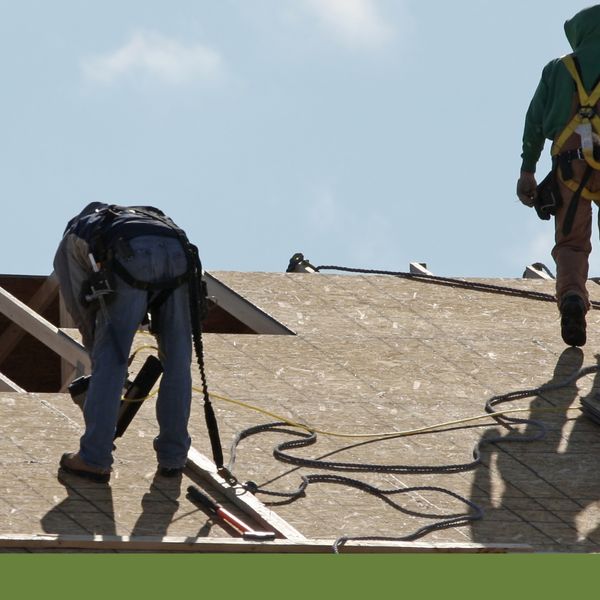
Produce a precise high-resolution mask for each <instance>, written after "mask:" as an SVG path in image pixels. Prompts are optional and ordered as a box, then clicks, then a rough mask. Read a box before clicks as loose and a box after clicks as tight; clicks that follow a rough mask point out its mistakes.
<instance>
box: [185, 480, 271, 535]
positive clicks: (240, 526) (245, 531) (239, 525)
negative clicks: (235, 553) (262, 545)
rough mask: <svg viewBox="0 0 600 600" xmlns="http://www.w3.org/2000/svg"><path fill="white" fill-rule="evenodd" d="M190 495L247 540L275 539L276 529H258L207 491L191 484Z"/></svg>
mask: <svg viewBox="0 0 600 600" xmlns="http://www.w3.org/2000/svg"><path fill="white" fill-rule="evenodd" d="M187 491H188V497H189V498H190V499H192V500H195V501H196V502H198V504H201V505H202V506H203V507H204V508H206V509H207V510H208V511H209V512H210V513H211V514H213V515H215V516H217V517H219V518H221V519H223V521H225V522H226V523H227V524H229V525H231V526H232V527H233V528H234V529H236V530H237V531H239V532H240V533H241V534H242V536H243V538H244V539H245V540H257V541H262V542H264V541H268V540H274V539H275V532H274V531H256V530H255V529H252V527H250V525H248V524H246V523H244V521H242V520H241V519H238V518H237V517H236V516H235V515H234V514H232V513H230V512H229V511H228V510H227V509H226V508H223V506H221V505H220V504H219V503H218V502H215V501H214V500H213V499H212V498H209V497H208V496H207V495H206V494H205V493H203V492H201V491H200V490H199V489H198V488H197V487H196V486H193V485H190V486H189V487H188V489H187Z"/></svg>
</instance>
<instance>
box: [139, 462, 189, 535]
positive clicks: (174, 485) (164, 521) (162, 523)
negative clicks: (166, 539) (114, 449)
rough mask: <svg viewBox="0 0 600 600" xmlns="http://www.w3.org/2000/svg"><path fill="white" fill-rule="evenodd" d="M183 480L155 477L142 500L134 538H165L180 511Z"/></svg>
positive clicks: (179, 477) (180, 477) (179, 476)
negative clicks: (150, 536)
mask: <svg viewBox="0 0 600 600" xmlns="http://www.w3.org/2000/svg"><path fill="white" fill-rule="evenodd" d="M181 479H182V476H181V475H178V476H177V477H161V476H160V475H159V474H158V473H157V474H156V475H155V476H154V479H153V480H152V483H151V484H150V488H149V489H148V491H147V492H146V493H145V494H144V496H143V498H142V512H141V514H140V516H139V517H138V519H137V521H136V523H135V525H134V526H133V529H132V531H131V535H132V536H149V535H152V536H156V535H158V536H165V535H166V534H167V531H168V529H169V525H170V524H171V523H172V522H173V517H174V516H175V513H176V512H177V510H178V509H179V496H180V495H181Z"/></svg>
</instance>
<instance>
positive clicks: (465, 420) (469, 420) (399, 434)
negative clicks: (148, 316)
mask: <svg viewBox="0 0 600 600" xmlns="http://www.w3.org/2000/svg"><path fill="white" fill-rule="evenodd" d="M147 348H151V349H154V350H156V348H155V347H154V346H142V347H140V348H138V349H137V350H136V351H135V352H134V356H135V354H137V353H138V352H139V351H140V350H143V349H147ZM192 390H193V391H195V392H198V393H200V394H201V393H203V392H202V390H201V389H200V388H197V387H192ZM157 393H158V390H157V389H154V390H153V391H152V392H150V393H149V394H148V395H147V396H146V397H145V398H140V399H137V400H133V402H143V401H144V400H146V399H147V398H151V397H152V396H155V395H156V394H157ZM209 396H210V397H211V398H214V399H216V400H221V401H222V402H228V403H229V404H236V405H237V406H241V407H242V408H247V409H248V410H252V411H255V412H258V413H261V414H263V415H265V416H267V417H270V418H272V419H275V420H277V421H281V422H283V423H286V424H287V425H289V426H290V427H296V428H298V429H304V430H305V431H308V432H310V433H318V434H320V435H326V436H329V437H339V438H354V439H375V438H396V437H408V436H411V435H418V434H421V433H431V432H434V431H438V430H443V429H448V428H449V427H453V426H455V425H464V424H465V423H472V422H473V421H481V420H483V419H493V418H494V417H500V416H503V415H509V414H513V413H522V412H535V413H544V412H547V413H558V412H569V411H573V410H581V409H580V408H579V407H577V406H574V407H568V408H538V409H535V408H533V409H532V408H510V409H507V410H503V411H500V412H494V413H484V414H481V415H476V416H474V417H466V418H463V419H456V420H454V421H446V422H445V423H437V424H435V425H428V426H426V427H419V428H417V429H408V430H406V431H388V432H380V433H341V432H337V431H326V430H323V429H317V428H315V427H310V426H308V425H304V424H302V423H298V422H297V421H292V420H290V419H287V418H286V417H282V416H281V415H278V414H276V413H273V412H270V411H268V410H265V409H264V408H259V407H258V406H255V405H253V404H249V403H247V402H243V401H242V400H233V399H232V398H227V396H220V395H219V394H213V393H210V394H209ZM124 400H126V401H128V402H131V400H128V399H126V398H125V399H124Z"/></svg>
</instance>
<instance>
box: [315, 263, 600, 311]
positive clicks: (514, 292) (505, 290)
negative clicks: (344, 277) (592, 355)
mask: <svg viewBox="0 0 600 600" xmlns="http://www.w3.org/2000/svg"><path fill="white" fill-rule="evenodd" d="M315 270H316V271H319V272H320V271H342V272H346V273H360V274H364V275H391V276H393V277H400V278H402V279H413V280H415V281H423V282H426V283H435V284H438V285H446V286H449V287H455V288H462V289H466V290H475V291H480V292H490V293H493V294H503V295H506V296H518V297H520V298H528V299H530V300H541V301H543V302H553V303H556V297H555V296H554V295H553V294H545V293H543V292H535V291H532V290H521V289H518V288H513V287H507V286H502V285H495V284H492V283H482V282H477V281H465V280H463V279H457V278H456V277H440V276H438V275H427V274H425V273H407V272H404V271H384V270H380V269H358V268H353V267H340V266H336V265H322V266H319V267H315ZM590 306H591V307H592V308H594V309H600V302H598V301H595V300H591V301H590Z"/></svg>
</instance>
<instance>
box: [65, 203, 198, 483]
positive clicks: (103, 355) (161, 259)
mask: <svg viewBox="0 0 600 600" xmlns="http://www.w3.org/2000/svg"><path fill="white" fill-rule="evenodd" d="M182 240H185V241H187V238H185V234H183V232H182V231H181V230H180V229H179V228H177V226H176V225H175V224H174V223H173V222H172V221H171V220H170V219H168V218H167V217H165V215H164V214H163V213H162V212H161V211H159V210H158V209H155V208H152V207H141V206H140V207H138V206H133V207H121V206H114V205H111V206H109V205H106V204H102V203H99V202H94V203H92V204H89V205H88V206H86V208H84V209H83V211H82V212H81V213H80V214H79V215H77V216H76V217H74V218H73V219H71V220H70V221H69V223H68V225H67V228H66V230H65V232H64V236H63V239H62V241H61V243H60V245H59V247H58V250H57V252H56V256H55V258H54V269H55V272H56V274H57V276H58V280H59V283H60V290H61V293H62V296H63V298H64V301H65V305H66V307H67V310H68V311H69V313H70V314H71V316H72V317H73V319H74V321H75V324H76V325H77V327H78V329H79V330H80V332H81V334H82V337H83V344H84V346H85V347H86V349H87V350H88V351H89V353H90V356H91V361H92V376H91V379H90V383H89V388H88V390H87V395H86V399H85V403H84V406H83V416H84V421H85V432H84V434H83V436H82V437H81V439H80V445H79V451H78V452H73V453H66V454H64V455H63V456H62V458H61V460H60V466H61V468H62V469H63V470H64V471H66V472H68V473H71V474H74V475H78V476H81V477H86V478H88V479H92V480H94V481H97V482H108V481H109V479H110V472H111V464H112V462H113V458H112V450H113V439H114V435H115V428H116V424H117V418H118V411H119V404H120V400H121V395H122V391H123V385H124V383H125V379H126V377H127V357H128V356H129V353H130V349H131V345H132V342H133V338H134V335H135V333H136V330H137V328H138V326H139V325H140V323H142V321H143V320H144V319H145V317H146V315H147V312H148V310H150V313H151V314H152V315H153V319H152V331H153V332H154V333H155V334H156V337H157V340H158V347H159V358H160V361H161V363H162V367H163V376H162V379H161V383H160V388H159V393H158V399H157V402H156V416H157V420H158V425H159V433H158V436H157V437H156V438H155V439H154V449H155V451H156V454H157V459H158V468H159V473H160V474H162V475H165V476H176V475H178V474H180V473H181V471H182V470H183V467H184V466H185V463H186V459H187V453H188V450H189V448H190V444H191V439H190V436H189V434H188V429H187V426H188V420H189V415H190V403H191V391H192V381H191V372H190V364H191V357H192V329H191V317H190V303H189V296H188V293H189V288H188V285H189V286H191V285H196V284H197V283H198V282H197V280H196V276H197V273H196V272H195V271H194V269H193V268H192V265H191V264H190V260H189V248H194V247H193V246H191V245H190V244H189V243H188V247H187V248H186V245H185V243H183V242H182ZM194 250H195V248H194ZM155 321H156V322H155Z"/></svg>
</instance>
